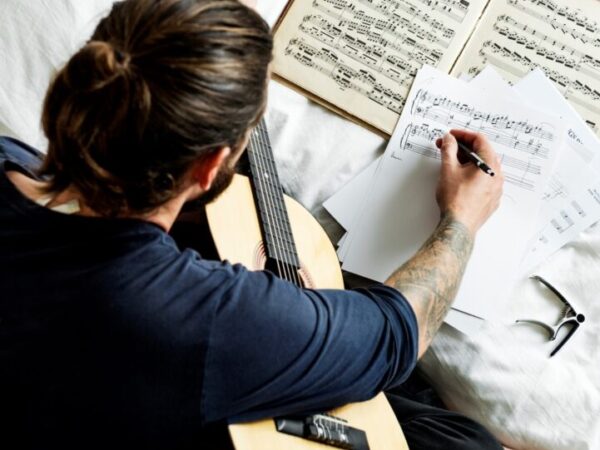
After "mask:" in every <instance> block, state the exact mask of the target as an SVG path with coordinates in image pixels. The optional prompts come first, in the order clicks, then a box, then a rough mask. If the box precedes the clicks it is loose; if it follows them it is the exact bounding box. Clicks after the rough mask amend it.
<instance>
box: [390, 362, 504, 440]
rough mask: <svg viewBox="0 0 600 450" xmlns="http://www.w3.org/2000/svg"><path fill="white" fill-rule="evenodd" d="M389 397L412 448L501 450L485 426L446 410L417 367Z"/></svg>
mask: <svg viewBox="0 0 600 450" xmlns="http://www.w3.org/2000/svg"><path fill="white" fill-rule="evenodd" d="M386 396H387V398H388V401H389V403H390V405H391V407H392V409H393V410H394V413H395V414H396V417H397V418H398V422H400V425H401V426H402V431H403V432H404V436H405V437H406V441H407V442H408V447H409V449H410V450H502V446H501V445H500V443H499V442H498V441H497V440H496V438H495V437H494V436H492V435H491V433H490V432H489V431H487V430H486V429H485V428H484V427H483V426H482V425H480V424H478V423H477V422H475V421H474V420H471V419H469V418H467V417H465V416H463V415H462V414H458V413H455V412H452V411H448V410H447V409H445V408H444V405H443V403H442V401H441V400H440V399H439V397H438V396H437V394H436V393H435V391H434V390H433V389H432V388H431V386H430V385H429V383H427V382H426V381H425V380H424V379H423V378H422V377H421V376H420V374H419V371H418V370H417V371H415V372H413V373H412V374H411V376H410V377H409V379H408V380H407V382H406V383H404V384H403V385H401V386H399V387H397V388H394V389H392V390H391V391H388V392H386Z"/></svg>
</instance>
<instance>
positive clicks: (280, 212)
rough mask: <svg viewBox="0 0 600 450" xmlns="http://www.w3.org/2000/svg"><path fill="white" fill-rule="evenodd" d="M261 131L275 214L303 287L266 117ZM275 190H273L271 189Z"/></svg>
mask: <svg viewBox="0 0 600 450" xmlns="http://www.w3.org/2000/svg"><path fill="white" fill-rule="evenodd" d="M258 131H259V137H260V143H261V146H262V147H263V152H262V155H263V157H264V159H266V162H267V164H266V165H267V167H268V168H269V169H270V171H271V173H272V175H273V177H274V180H273V185H274V186H275V192H274V195H273V197H274V200H273V201H274V203H276V202H279V206H280V207H279V208H276V209H275V215H277V216H278V218H279V220H280V222H281V224H282V226H283V227H284V229H285V231H286V232H287V234H288V236H287V237H288V239H286V240H285V241H284V246H285V250H286V251H287V253H288V255H289V259H290V262H291V263H292V264H291V265H292V267H291V268H290V270H291V272H292V276H293V279H294V280H293V282H294V283H295V284H296V286H298V287H302V283H301V280H300V274H299V273H298V271H297V270H296V267H297V268H299V266H300V262H299V261H298V255H297V253H296V249H295V244H294V236H293V234H292V230H291V226H290V222H289V219H287V209H286V206H285V200H284V196H283V188H282V186H281V183H280V181H279V176H278V172H277V167H276V166H275V160H274V157H273V150H272V147H271V144H270V141H269V135H268V132H267V127H266V122H265V121H264V119H263V120H262V121H261V126H260V127H259V129H258ZM267 155H270V156H271V157H270V158H267V157H266V156H267ZM271 192H273V191H271Z"/></svg>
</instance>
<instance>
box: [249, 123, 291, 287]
mask: <svg viewBox="0 0 600 450" xmlns="http://www.w3.org/2000/svg"><path fill="white" fill-rule="evenodd" d="M250 146H251V151H252V154H251V159H253V160H254V161H253V162H254V164H255V166H256V170H257V171H258V172H259V173H256V174H255V175H256V176H255V177H254V178H255V181H256V182H257V183H258V185H259V186H258V187H259V188H260V189H259V191H260V196H261V199H262V202H263V214H264V217H261V220H264V221H265V222H266V223H267V225H269V226H270V227H271V228H273V225H272V223H271V217H270V215H269V212H268V211H267V210H268V208H267V199H266V191H265V188H264V183H263V181H262V176H261V174H260V172H261V169H260V163H259V161H257V155H258V153H259V150H258V135H257V134H256V129H255V130H253V131H252V133H251V134H250ZM268 247H269V246H268V243H265V253H266V254H267V256H268V255H269V248H268ZM273 251H274V255H273V256H274V258H275V262H276V264H277V271H278V272H279V276H280V277H282V278H283V277H284V275H285V274H284V273H283V270H282V267H281V262H280V259H281V258H280V256H281V255H278V254H277V248H276V246H274V249H273Z"/></svg>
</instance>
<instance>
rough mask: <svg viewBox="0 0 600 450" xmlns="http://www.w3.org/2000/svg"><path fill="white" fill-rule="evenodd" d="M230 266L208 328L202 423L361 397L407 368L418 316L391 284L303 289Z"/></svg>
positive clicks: (391, 381)
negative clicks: (231, 279) (230, 279)
mask: <svg viewBox="0 0 600 450" xmlns="http://www.w3.org/2000/svg"><path fill="white" fill-rule="evenodd" d="M234 271H235V272H236V276H235V281H234V282H233V283H232V285H231V287H230V289H228V291H227V294H226V295H225V296H224V297H223V298H222V299H221V301H220V304H219V306H218V308H217V309H216V312H215V317H214V321H213V324H212V331H211V333H210V340H209V349H208V355H207V360H206V367H205V379H204V389H203V409H204V411H203V415H204V418H205V422H212V421H216V420H222V419H228V420H230V421H231V422H236V421H242V420H254V419H259V418H265V417H272V416H277V415H282V414H292V413H301V412H311V411H322V410H324V409H325V410H326V409H329V408H330V407H334V406H339V405H342V404H346V403H351V402H357V401H362V400H367V399H369V398H372V397H373V396H374V395H376V394H377V393H378V392H380V391H382V390H384V389H386V388H389V387H391V386H394V385H396V384H399V383H401V382H403V381H404V380H405V379H406V378H407V377H408V375H409V374H410V372H411V371H412V370H413V368H414V366H415V364H416V360H417V347H418V330H417V322H416V318H415V315H414V313H413V310H412V308H411V306H410V305H409V304H408V302H407V301H406V299H405V298H404V297H403V296H402V295H401V294H400V293H399V292H398V291H396V290H395V289H392V288H390V287H387V286H383V285H377V286H374V287H372V288H370V289H359V290H304V289H299V288H297V287H296V286H294V285H293V284H291V283H288V282H285V281H283V280H280V279H278V278H277V277H275V276H274V275H273V274H271V273H269V272H248V271H246V270H245V269H243V268H240V267H238V266H236V267H235V268H234Z"/></svg>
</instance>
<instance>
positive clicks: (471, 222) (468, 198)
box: [436, 130, 504, 236]
mask: <svg viewBox="0 0 600 450" xmlns="http://www.w3.org/2000/svg"><path fill="white" fill-rule="evenodd" d="M459 142H460V143H461V144H463V145H464V147H466V149H468V151H465V150H464V149H463V150H461V148H460V146H459ZM436 145H437V146H438V148H439V149H440V153H441V156H442V167H441V173H440V180H439V183H438V187H437V191H436V199H437V202H438V205H439V206H440V210H441V212H442V215H444V214H451V215H452V216H453V217H454V218H455V219H456V220H458V221H459V222H461V223H463V224H464V225H466V226H467V227H468V228H469V230H470V231H471V232H472V235H473V236H474V235H475V234H476V232H477V231H478V230H479V228H480V227H481V226H482V225H483V224H484V223H485V222H486V221H487V219H488V218H489V217H490V216H491V215H492V214H493V212H494V211H495V210H496V209H497V208H498V206H499V204H500V199H501V197H502V187H503V183H504V177H503V175H502V168H501V167H500V160H499V159H498V156H497V155H496V152H495V151H494V149H493V147H492V145H491V144H490V142H489V141H488V140H487V138H486V137H485V136H484V135H483V134H480V133H472V132H470V131H466V130H452V131H450V133H448V134H446V135H445V136H444V138H443V139H438V140H437V141H436ZM471 153H473V154H474V156H476V158H474V156H473V155H470V154H471ZM471 161H474V163H471ZM492 174H493V176H492Z"/></svg>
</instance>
